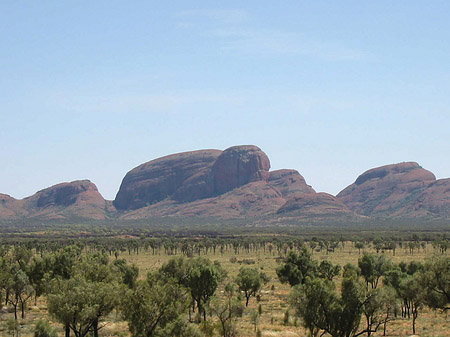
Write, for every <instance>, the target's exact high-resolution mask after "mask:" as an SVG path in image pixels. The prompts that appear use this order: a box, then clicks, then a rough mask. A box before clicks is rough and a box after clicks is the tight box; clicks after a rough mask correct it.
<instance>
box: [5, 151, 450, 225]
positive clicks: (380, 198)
mask: <svg viewBox="0 0 450 337" xmlns="http://www.w3.org/2000/svg"><path fill="white" fill-rule="evenodd" d="M168 216H171V217H181V218H183V217H204V218H210V217H211V218H219V219H237V218H239V219H250V218H255V219H258V218H261V217H265V218H268V217H269V218H270V220H269V222H270V223H276V222H277V221H278V220H280V219H293V220H294V222H295V219H303V220H305V219H306V220H308V221H309V220H312V219H321V218H322V219H323V218H325V219H330V220H333V221H334V220H336V219H350V220H351V219H353V220H358V219H364V218H367V217H382V218H439V219H450V179H441V180H436V177H435V176H434V174H433V173H431V172H430V171H427V170H425V169H423V168H422V167H420V166H419V164H417V163H413V162H408V163H400V164H394V165H387V166H382V167H378V168H374V169H371V170H368V171H367V172H364V173H363V174H362V175H360V176H359V177H358V178H357V179H356V181H355V183H353V184H352V185H350V186H348V187H347V188H345V189H344V190H343V191H342V192H340V193H339V194H338V195H337V196H336V197H334V196H332V195H330V194H327V193H316V192H315V191H314V189H313V188H312V187H311V186H309V185H308V184H307V183H306V181H305V179H304V178H303V177H302V176H301V175H300V173H299V172H298V171H296V170H290V169H283V170H276V171H270V160H269V158H268V157H267V155H266V154H265V153H264V152H263V151H262V150H261V149H260V148H258V147H256V146H253V145H243V146H233V147H230V148H228V149H226V150H224V151H221V150H199V151H191V152H184V153H178V154H173V155H169V156H166V157H162V158H158V159H154V160H151V161H149V162H147V163H144V164H142V165H139V166H138V167H136V168H134V169H132V170H131V171H129V172H128V173H127V174H126V175H125V177H124V179H123V181H122V184H121V185H120V189H119V191H118V193H117V196H116V198H115V200H113V201H107V200H104V198H103V197H102V196H101V194H100V193H99V191H98V189H97V187H96V186H95V185H94V184H93V183H91V182H90V181H89V180H79V181H73V182H70V183H62V184H58V185H55V186H52V187H49V188H46V189H44V190H42V191H39V192H37V193H36V194H34V195H33V196H31V197H28V198H25V199H22V200H17V199H14V198H12V197H11V196H9V195H6V194H0V220H14V221H15V220H20V221H22V220H27V219H32V220H33V219H34V220H38V219H43V220H45V219H51V220H55V221H70V220H77V221H78V220H81V219H86V220H89V219H93V220H114V221H121V220H134V219H146V218H151V217H168Z"/></svg>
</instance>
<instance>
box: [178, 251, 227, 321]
mask: <svg viewBox="0 0 450 337" xmlns="http://www.w3.org/2000/svg"><path fill="white" fill-rule="evenodd" d="M224 276H225V272H224V270H223V269H222V267H221V266H220V263H219V262H217V261H216V262H214V263H213V262H211V260H209V259H205V258H201V257H197V258H195V259H192V260H189V263H188V266H187V282H186V284H187V287H188V288H189V290H190V293H191V296H192V298H193V300H194V301H195V303H196V304H197V308H198V310H199V313H200V315H201V314H203V320H205V321H206V305H207V304H208V302H209V300H210V299H211V297H212V296H213V295H214V293H215V292H216V289H217V287H218V286H219V284H220V282H221V281H222V279H223V278H224Z"/></svg>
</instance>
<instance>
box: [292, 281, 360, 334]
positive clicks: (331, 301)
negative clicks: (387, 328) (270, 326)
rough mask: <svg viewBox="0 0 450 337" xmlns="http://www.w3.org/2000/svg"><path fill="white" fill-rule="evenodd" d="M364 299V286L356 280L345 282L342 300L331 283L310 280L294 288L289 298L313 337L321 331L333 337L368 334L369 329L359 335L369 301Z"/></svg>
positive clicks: (343, 283)
mask: <svg viewBox="0 0 450 337" xmlns="http://www.w3.org/2000/svg"><path fill="white" fill-rule="evenodd" d="M365 295H366V290H365V287H364V285H363V284H362V283H361V282H359V281H358V279H357V278H355V277H348V278H345V279H344V280H343V282H342V289H341V295H340V296H339V295H338V294H337V293H336V290H335V285H334V283H333V282H332V281H330V280H327V279H322V278H307V279H306V281H305V283H304V284H302V285H298V286H296V287H294V288H293V291H292V293H291V297H290V298H291V305H292V306H293V307H294V308H295V310H296V314H297V315H298V316H299V317H300V318H301V319H302V321H303V325H304V326H305V328H306V329H307V330H308V333H309V336H310V337H315V336H318V335H319V333H320V331H323V333H328V334H329V335H331V336H332V337H355V336H359V335H361V334H364V333H367V329H363V330H361V331H358V329H359V326H360V321H361V316H362V313H363V306H364V305H365V304H366V303H367V301H368V298H367V297H366V296H365Z"/></svg>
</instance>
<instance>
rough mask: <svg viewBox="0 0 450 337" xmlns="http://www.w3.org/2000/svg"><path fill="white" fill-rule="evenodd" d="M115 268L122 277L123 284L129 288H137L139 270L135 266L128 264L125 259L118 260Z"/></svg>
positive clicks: (114, 263)
mask: <svg viewBox="0 0 450 337" xmlns="http://www.w3.org/2000/svg"><path fill="white" fill-rule="evenodd" d="M113 266H114V267H115V268H117V270H118V271H119V273H120V274H121V276H122V283H123V284H126V285H127V286H128V288H130V289H133V288H134V287H135V286H136V281H137V278H138V275H139V269H138V267H137V266H136V265H134V264H131V265H130V264H127V261H126V260H124V259H116V260H114V262H113Z"/></svg>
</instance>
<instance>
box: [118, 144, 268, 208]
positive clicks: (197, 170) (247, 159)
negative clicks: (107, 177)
mask: <svg viewBox="0 0 450 337" xmlns="http://www.w3.org/2000/svg"><path fill="white" fill-rule="evenodd" d="M269 168H270V162H269V158H267V156H266V154H265V153H264V152H262V151H261V150H260V149H259V148H258V147H256V146H234V147H231V148H229V149H227V150H225V151H223V152H222V151H219V150H201V151H193V152H184V153H179V154H174V155H170V156H167V157H163V158H159V159H155V160H152V161H150V162H148V163H145V164H142V165H140V166H138V167H136V168H134V169H133V170H131V171H130V172H128V173H127V174H126V176H125V178H124V179H123V181H122V185H121V186H120V189H119V192H118V193H117V196H116V199H115V200H114V206H115V207H116V208H117V209H119V210H134V209H138V208H142V207H146V206H149V205H152V204H155V203H157V202H160V201H162V200H165V199H172V200H176V201H179V202H190V201H195V200H199V199H204V198H210V197H214V196H218V195H221V194H223V193H225V192H228V191H230V190H232V189H234V188H237V187H240V186H243V185H245V184H248V183H250V182H254V181H265V180H267V179H268V177H269V172H268V170H269Z"/></svg>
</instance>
